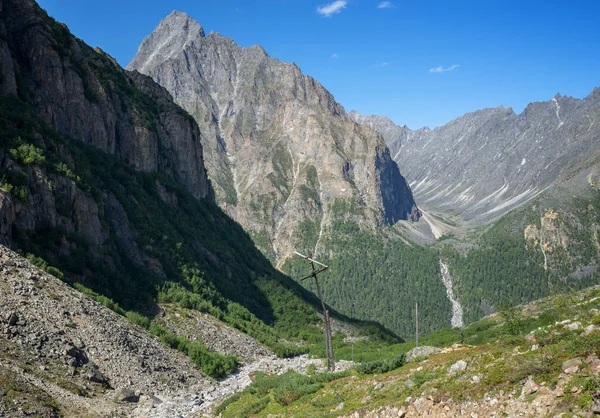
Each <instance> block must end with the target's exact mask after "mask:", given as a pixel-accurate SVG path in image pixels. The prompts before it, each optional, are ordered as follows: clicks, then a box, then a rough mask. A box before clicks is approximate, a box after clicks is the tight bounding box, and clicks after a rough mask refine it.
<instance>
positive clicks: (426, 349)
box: [406, 346, 442, 363]
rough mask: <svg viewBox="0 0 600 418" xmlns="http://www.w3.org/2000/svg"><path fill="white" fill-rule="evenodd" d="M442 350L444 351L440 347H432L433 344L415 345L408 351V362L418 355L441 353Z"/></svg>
mask: <svg viewBox="0 0 600 418" xmlns="http://www.w3.org/2000/svg"><path fill="white" fill-rule="evenodd" d="M440 351H442V349H441V348H438V347H431V346H422V347H415V348H413V349H412V350H410V351H409V352H408V353H406V362H407V363H409V362H411V361H413V360H415V358H417V357H429V356H431V355H432V354H436V353H439V352H440Z"/></svg>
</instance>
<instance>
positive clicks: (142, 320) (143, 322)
mask: <svg viewBox="0 0 600 418" xmlns="http://www.w3.org/2000/svg"><path fill="white" fill-rule="evenodd" d="M125 317H126V318H127V319H128V320H129V322H131V323H132V324H136V325H138V326H140V327H142V328H144V329H148V328H150V320H149V319H148V318H146V317H145V316H143V315H140V314H139V313H137V312H134V311H127V312H125Z"/></svg>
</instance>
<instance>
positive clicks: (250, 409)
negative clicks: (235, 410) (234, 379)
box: [239, 396, 271, 418]
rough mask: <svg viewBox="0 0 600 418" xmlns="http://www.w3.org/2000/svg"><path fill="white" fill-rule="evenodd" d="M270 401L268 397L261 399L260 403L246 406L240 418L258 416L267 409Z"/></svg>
mask: <svg viewBox="0 0 600 418" xmlns="http://www.w3.org/2000/svg"><path fill="white" fill-rule="evenodd" d="M270 401H271V399H270V398H269V397H268V396H267V397H265V398H262V399H259V400H258V402H254V403H252V404H250V405H246V406H245V407H243V408H242V409H241V410H240V415H239V416H240V418H247V417H249V416H250V415H254V414H258V413H259V412H260V411H262V410H263V409H265V408H266V406H267V405H268V404H269V402H270Z"/></svg>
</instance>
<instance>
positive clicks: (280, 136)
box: [127, 12, 419, 263]
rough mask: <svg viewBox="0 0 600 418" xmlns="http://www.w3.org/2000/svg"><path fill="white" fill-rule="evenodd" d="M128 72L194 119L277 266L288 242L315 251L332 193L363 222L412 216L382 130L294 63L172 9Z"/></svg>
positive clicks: (221, 183) (212, 168)
mask: <svg viewBox="0 0 600 418" xmlns="http://www.w3.org/2000/svg"><path fill="white" fill-rule="evenodd" d="M127 68H128V69H131V70H138V71H140V72H141V73H143V74H147V75H149V76H151V77H152V78H153V79H154V80H155V81H156V82H157V83H159V84H160V85H162V86H163V87H165V88H166V89H167V90H168V91H169V92H170V93H171V94H172V95H173V98H174V100H175V102H176V103H178V104H179V105H180V106H182V107H183V108H184V109H186V110H187V111H188V112H189V113H190V114H191V115H192V116H193V117H194V118H195V119H196V121H197V122H198V124H199V125H200V128H201V131H202V133H203V136H202V142H203V145H204V149H205V158H206V160H207V168H208V174H209V177H210V178H211V180H212V182H213V184H214V186H215V190H216V195H217V201H218V203H219V205H220V206H221V207H222V208H223V209H224V210H225V211H226V212H227V213H228V214H230V215H231V216H232V217H233V218H234V219H235V220H236V221H238V222H239V223H240V224H242V226H244V228H245V229H246V230H247V231H249V232H250V233H251V234H253V236H254V238H255V241H256V242H257V243H259V245H260V246H261V249H262V250H264V251H265V253H266V254H270V255H272V257H273V259H274V260H275V261H276V262H277V263H281V262H282V261H283V260H285V259H286V258H288V257H289V256H290V255H291V254H293V250H294V249H298V248H301V249H303V250H304V251H310V252H318V250H319V248H318V247H319V246H318V244H319V238H320V237H321V236H322V235H327V234H328V228H329V226H330V224H331V221H332V218H334V217H335V216H336V214H335V213H334V211H333V209H332V207H331V206H332V205H333V204H335V202H336V201H339V200H341V201H354V202H357V203H358V207H359V208H360V209H361V210H360V213H359V214H358V216H357V219H358V220H359V221H360V223H361V224H362V225H366V226H371V227H372V226H374V225H379V226H381V225H384V224H390V225H391V224H394V223H396V222H397V221H398V220H401V219H404V220H406V219H412V220H416V219H418V217H419V212H418V210H417V208H416V206H415V204H414V201H413V199H412V194H411V192H410V189H409V188H408V186H407V185H406V182H405V181H404V178H403V177H402V176H401V175H400V171H399V169H398V166H397V164H395V163H394V162H393V161H392V159H391V157H390V154H389V150H388V148H387V147H386V145H385V143H384V142H383V140H382V139H381V137H380V136H379V135H377V134H376V133H375V132H374V131H372V130H371V129H368V128H364V127H360V126H358V125H356V124H354V123H352V121H351V120H350V118H349V116H348V115H347V114H346V113H345V111H344V109H343V107H342V106H341V105H339V104H338V103H336V102H335V100H334V98H333V96H332V95H331V94H330V93H329V92H328V91H327V90H326V89H325V88H323V86H321V85H320V84H319V83H318V82H317V81H315V80H314V79H313V78H311V77H308V76H305V75H303V74H302V72H301V71H300V68H298V66H297V65H295V64H293V63H292V64H288V63H283V62H280V61H278V60H276V59H274V58H271V57H269V56H268V55H267V53H266V52H265V51H264V49H262V48H261V47H260V46H252V47H249V48H242V47H240V46H238V45H237V44H235V42H234V41H233V40H231V39H229V38H226V37H223V36H221V35H220V34H218V33H215V32H211V33H210V34H208V35H205V33H204V31H203V29H202V27H201V26H200V24H199V23H198V22H196V21H194V20H193V19H192V18H190V17H189V16H188V15H186V14H185V13H181V12H173V13H172V14H171V15H169V16H168V17H166V18H165V19H163V20H162V21H161V22H160V24H159V25H158V26H157V27H156V29H155V30H154V32H153V33H152V34H150V35H149V36H148V37H147V38H146V39H145V40H144V41H143V42H142V44H141V45H140V47H139V50H138V53H137V55H136V56H135V58H134V59H133V60H132V62H131V63H130V64H129V65H128V67H127ZM348 215H351V214H349V213H345V214H344V216H348ZM352 215H356V214H352ZM313 229H314V230H315V231H314V232H313V231H312V230H313ZM307 230H310V232H311V234H310V236H307Z"/></svg>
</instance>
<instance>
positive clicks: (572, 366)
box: [560, 357, 583, 374]
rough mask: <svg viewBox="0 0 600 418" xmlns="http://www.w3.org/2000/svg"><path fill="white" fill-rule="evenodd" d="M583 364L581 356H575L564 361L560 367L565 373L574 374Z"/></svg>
mask: <svg viewBox="0 0 600 418" xmlns="http://www.w3.org/2000/svg"><path fill="white" fill-rule="evenodd" d="M582 364H583V361H582V359H581V358H580V357H575V358H572V359H570V360H567V361H564V362H563V363H562V364H561V366H560V368H561V370H562V371H563V372H564V373H565V374H573V373H577V372H578V371H579V366H581V365H582Z"/></svg>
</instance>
